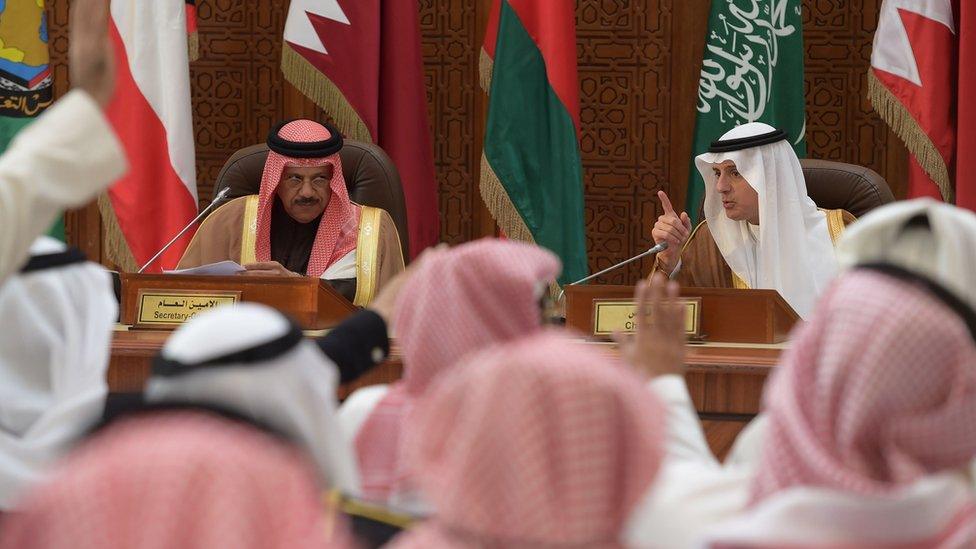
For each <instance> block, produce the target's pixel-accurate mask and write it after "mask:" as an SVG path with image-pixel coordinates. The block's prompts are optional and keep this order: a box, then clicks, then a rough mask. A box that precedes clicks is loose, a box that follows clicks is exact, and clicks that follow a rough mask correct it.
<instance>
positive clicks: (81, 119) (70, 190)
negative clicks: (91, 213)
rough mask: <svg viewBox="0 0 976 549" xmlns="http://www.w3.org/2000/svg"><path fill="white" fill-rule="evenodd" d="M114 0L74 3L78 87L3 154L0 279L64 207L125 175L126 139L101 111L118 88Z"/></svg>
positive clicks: (73, 63) (72, 44)
mask: <svg viewBox="0 0 976 549" xmlns="http://www.w3.org/2000/svg"><path fill="white" fill-rule="evenodd" d="M108 4H109V3H108V0H75V1H74V2H72V4H71V40H69V41H68V58H69V61H70V62H69V63H68V66H69V67H70V72H71V83H72V85H73V87H74V90H73V91H71V92H69V93H68V94H66V95H65V96H64V97H62V98H61V99H59V100H58V101H57V102H55V104H54V105H53V106H52V107H51V108H49V109H48V110H46V111H45V112H44V114H42V115H41V116H40V117H38V119H37V120H36V121H34V122H33V123H32V124H31V125H30V126H28V127H26V128H24V129H23V130H21V131H20V132H19V133H18V134H17V136H16V137H15V138H14V139H13V141H11V142H10V146H9V147H7V149H6V150H5V151H4V152H3V154H2V155H0V284H2V283H3V281H4V280H6V279H7V277H8V276H10V275H11V274H12V273H13V272H15V271H16V270H17V269H18V268H19V267H20V265H21V264H22V263H23V262H24V261H25V260H26V259H27V255H28V249H29V248H30V246H31V242H33V241H34V239H35V238H36V237H37V236H38V235H40V234H41V233H43V232H44V231H46V230H47V229H48V228H50V226H51V224H52V223H54V220H55V218H56V217H57V216H58V215H59V214H60V213H61V211H62V210H64V209H67V208H74V207H79V206H82V205H84V204H85V203H87V202H88V201H90V200H91V199H92V198H94V197H95V195H97V194H98V193H100V192H101V191H103V190H104V189H105V188H106V187H108V185H109V184H111V183H112V182H113V181H115V180H116V179H118V178H119V177H121V176H122V175H123V174H124V173H125V170H126V161H125V154H124V153H123V152H122V145H121V144H120V143H119V141H118V139H117V138H116V137H115V133H114V132H113V131H112V127H111V126H110V125H109V123H108V120H107V119H106V118H105V115H104V114H103V113H102V111H101V109H102V108H103V107H104V106H105V105H107V104H108V102H109V100H110V99H111V98H112V93H113V92H114V90H115V73H114V67H115V56H114V54H113V53H112V44H111V42H110V41H109V33H108Z"/></svg>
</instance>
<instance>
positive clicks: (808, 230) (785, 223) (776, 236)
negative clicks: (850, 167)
mask: <svg viewBox="0 0 976 549" xmlns="http://www.w3.org/2000/svg"><path fill="white" fill-rule="evenodd" d="M695 166H696V167H697V168H698V170H699V171H700V172H701V175H702V178H703V179H704V180H705V220H704V221H702V222H701V223H700V224H699V225H698V226H697V227H695V228H694V229H692V228H691V220H690V219H689V217H688V214H687V213H682V214H681V215H678V214H677V213H676V212H675V210H674V208H673V207H672V206H671V202H670V201H669V200H668V197H667V195H666V194H665V193H664V192H663V191H662V192H659V193H658V196H659V197H660V198H661V202H662V204H663V206H664V215H662V216H660V217H659V218H658V220H657V222H656V223H655V224H654V228H653V230H652V232H651V234H652V237H653V239H654V241H655V242H667V243H668V245H669V247H668V249H667V250H665V251H663V252H661V253H659V254H658V255H657V259H656V261H655V265H654V269H655V270H656V271H661V272H663V273H664V274H666V275H669V276H671V278H674V279H676V280H677V281H678V282H679V283H681V285H682V286H696V287H714V288H757V289H758V288H768V289H773V290H776V291H778V292H779V293H780V295H782V296H783V298H784V299H785V300H786V301H787V302H788V303H789V304H790V305H791V306H792V307H793V309H794V310H795V311H796V312H797V314H799V315H800V316H801V317H806V316H807V315H808V314H809V313H810V312H811V310H812V309H813V304H814V303H815V302H816V300H817V296H819V295H820V293H821V292H822V291H823V290H824V289H825V288H826V286H827V283H828V282H829V281H830V280H831V279H832V278H833V277H834V274H835V273H836V270H837V262H836V259H835V257H834V250H833V244H832V243H833V240H834V239H835V238H837V237H838V236H839V235H840V233H841V232H843V229H844V225H845V224H846V223H849V222H852V221H853V220H854V217H853V216H852V215H851V214H849V213H847V212H845V211H844V210H830V211H825V210H820V209H818V208H817V206H816V204H814V203H813V200H811V199H810V197H809V196H807V187H806V181H805V180H804V178H803V170H802V169H801V167H800V161H799V159H798V158H797V156H796V153H795V152H793V148H792V147H790V145H789V142H788V141H787V136H786V134H785V133H784V132H783V131H781V130H777V129H775V128H773V127H772V126H769V125H767V124H763V123H760V122H752V123H749V124H744V125H741V126H738V127H736V128H733V129H732V130H730V131H728V132H727V133H726V134H725V135H723V136H722V137H721V139H719V140H718V141H715V142H713V143H712V144H711V146H710V147H709V150H708V152H707V153H704V154H701V155H699V156H698V157H696V158H695Z"/></svg>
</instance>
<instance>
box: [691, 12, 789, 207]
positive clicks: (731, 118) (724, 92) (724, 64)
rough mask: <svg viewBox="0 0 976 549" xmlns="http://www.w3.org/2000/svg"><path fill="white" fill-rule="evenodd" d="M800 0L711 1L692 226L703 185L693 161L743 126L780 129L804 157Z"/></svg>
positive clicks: (693, 173) (697, 130) (697, 129)
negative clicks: (734, 129) (762, 123)
mask: <svg viewBox="0 0 976 549" xmlns="http://www.w3.org/2000/svg"><path fill="white" fill-rule="evenodd" d="M800 4H801V2H800V0H713V1H712V11H711V15H709V17H708V33H707V34H706V35H705V53H704V55H703V56H702V69H701V79H700V80H699V82H698V116H697V117H696V119H695V140H694V143H693V144H692V158H691V173H690V175H689V178H688V197H687V198H688V200H687V202H686V209H687V210H688V213H689V215H691V217H692V219H693V220H695V221H696V222H697V218H698V216H699V211H700V206H701V204H702V200H703V199H704V196H705V182H704V181H702V178H701V174H699V173H698V170H697V169H696V168H695V159H694V157H695V156H697V155H699V154H701V153H703V152H706V151H707V150H708V145H709V144H710V143H711V142H712V141H715V140H717V139H718V138H719V137H720V136H721V135H722V134H723V133H725V132H727V131H728V130H730V129H732V128H734V127H735V126H738V125H740V124H745V123H747V122H765V123H766V124H769V125H771V126H775V127H776V128H778V129H781V130H783V131H785V132H786V134H787V135H789V137H790V143H791V144H792V145H793V149H794V150H795V151H796V154H797V155H798V156H799V157H801V158H802V157H804V156H806V141H805V140H804V133H805V130H806V109H805V108H804V107H805V102H804V94H803V27H802V22H801V17H800Z"/></svg>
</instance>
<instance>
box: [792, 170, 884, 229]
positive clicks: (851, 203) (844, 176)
mask: <svg viewBox="0 0 976 549" xmlns="http://www.w3.org/2000/svg"><path fill="white" fill-rule="evenodd" d="M800 166H802V167H803V177H804V179H806V182H807V194H808V195H810V198H812V199H813V201H814V203H816V204H817V206H819V207H821V208H824V209H827V210H835V209H844V210H847V211H849V212H850V213H852V214H854V216H855V217H861V216H862V215H864V214H866V213H868V212H869V211H871V210H873V209H875V208H877V207H879V206H883V205H885V204H888V203H889V202H894V201H895V196H894V195H893V194H892V193H891V188H890V187H888V183H887V182H886V181H885V180H884V178H883V177H881V176H880V175H878V173H877V172H875V171H874V170H871V169H870V168H865V167H864V166H857V165H854V164H846V163H844V162H834V161H832V160H814V159H811V158H804V159H801V160H800Z"/></svg>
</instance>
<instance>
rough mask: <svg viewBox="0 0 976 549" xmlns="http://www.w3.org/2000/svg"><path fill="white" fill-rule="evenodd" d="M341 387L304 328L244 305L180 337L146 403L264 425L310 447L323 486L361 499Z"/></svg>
mask: <svg viewBox="0 0 976 549" xmlns="http://www.w3.org/2000/svg"><path fill="white" fill-rule="evenodd" d="M377 358H380V359H381V358H382V357H377ZM338 382H339V370H338V368H337V366H336V364H335V362H333V361H332V360H330V359H329V358H328V356H326V355H325V354H324V353H323V352H322V350H321V349H320V347H319V346H318V345H316V343H315V342H314V341H313V340H310V339H306V338H305V337H303V335H302V331H301V330H300V329H299V328H298V326H296V325H295V324H294V323H293V322H291V321H290V320H289V319H288V318H287V317H285V316H284V315H282V314H281V313H280V312H278V311H276V310H274V309H271V308H270V307H266V306H263V305H258V304H254V303H242V304H238V305H236V306H233V307H222V308H217V309H215V310H213V311H208V312H206V313H202V314H200V315H197V316H195V317H194V318H193V319H191V320H190V321H189V322H187V323H186V324H184V325H183V326H182V327H180V329H178V330H177V331H176V332H174V333H173V335H172V336H171V337H170V338H169V340H168V341H167V342H166V345H165V346H164V347H163V350H162V351H161V352H160V354H159V356H157V358H156V360H155V362H154V364H153V373H152V376H151V377H150V379H149V381H148V383H147V385H146V391H145V400H146V403H147V404H149V405H150V406H152V405H158V406H189V407H196V408H208V409H211V410H213V411H215V412H217V413H225V414H229V415H231V416H239V417H241V416H242V417H244V418H246V419H248V420H251V421H255V422H258V423H261V424H264V425H266V426H268V427H270V428H271V429H273V430H275V431H277V432H279V433H282V434H284V435H285V436H287V437H289V438H291V439H292V440H294V441H295V442H297V443H298V444H299V445H300V446H302V447H304V448H305V450H306V451H307V452H308V453H309V454H310V455H311V456H312V458H313V460H314V462H315V463H316V465H317V466H318V470H319V475H320V481H321V482H322V487H323V488H336V489H339V490H341V491H342V492H344V493H352V494H357V493H358V490H359V480H358V474H357V471H356V464H355V460H354V459H353V452H352V448H351V447H350V445H349V444H348V443H347V442H346V441H345V440H346V439H345V437H344V436H343V434H342V432H341V431H340V427H339V423H338V421H337V419H336V407H337V402H336V387H337V385H338Z"/></svg>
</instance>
